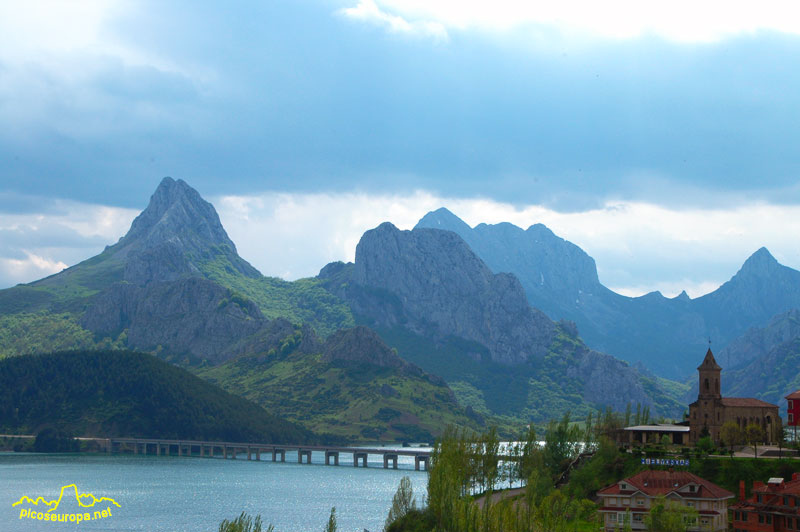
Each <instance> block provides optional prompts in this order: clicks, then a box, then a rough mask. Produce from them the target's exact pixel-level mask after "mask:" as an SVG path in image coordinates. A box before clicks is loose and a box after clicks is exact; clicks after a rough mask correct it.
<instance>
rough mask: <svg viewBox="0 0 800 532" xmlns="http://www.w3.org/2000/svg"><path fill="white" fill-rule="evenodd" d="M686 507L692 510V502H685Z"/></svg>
mask: <svg viewBox="0 0 800 532" xmlns="http://www.w3.org/2000/svg"><path fill="white" fill-rule="evenodd" d="M686 506H688V507H689V508H694V501H686Z"/></svg>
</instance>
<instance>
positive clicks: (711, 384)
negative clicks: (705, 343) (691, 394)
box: [697, 348, 722, 399]
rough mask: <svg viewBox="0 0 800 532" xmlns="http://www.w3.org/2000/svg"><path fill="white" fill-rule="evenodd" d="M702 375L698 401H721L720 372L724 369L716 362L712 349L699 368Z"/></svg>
mask: <svg viewBox="0 0 800 532" xmlns="http://www.w3.org/2000/svg"><path fill="white" fill-rule="evenodd" d="M697 371H698V372H699V373H700V388H699V390H700V393H699V394H698V396H697V398H698V399H720V398H721V397H722V395H721V394H720V391H719V389H720V372H721V371H722V368H721V367H719V364H717V361H716V360H714V353H712V352H711V348H709V349H708V351H707V352H706V357H705V358H704V359H703V362H702V363H701V364H700V365H699V366H698V367H697Z"/></svg>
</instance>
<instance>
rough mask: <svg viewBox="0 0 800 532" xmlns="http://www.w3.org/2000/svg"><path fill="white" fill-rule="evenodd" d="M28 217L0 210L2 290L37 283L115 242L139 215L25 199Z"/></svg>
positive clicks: (21, 213)
mask: <svg viewBox="0 0 800 532" xmlns="http://www.w3.org/2000/svg"><path fill="white" fill-rule="evenodd" d="M25 203H26V204H28V205H33V204H38V207H39V209H38V210H35V211H27V212H13V211H8V210H3V211H0V287H8V286H12V285H15V284H17V283H27V282H31V281H35V280H37V279H40V278H42V277H45V276H47V275H51V274H53V273H56V272H58V271H61V270H62V269H64V268H66V267H67V266H71V265H73V264H77V263H78V262H80V261H82V260H85V259H88V258H89V257H91V256H94V255H97V254H98V253H100V252H102V251H103V248H104V247H105V246H106V245H109V244H113V243H115V242H116V241H117V240H118V239H119V237H121V236H122V235H123V234H125V232H126V231H127V230H128V227H130V224H131V222H132V221H133V218H134V217H135V216H136V214H138V211H136V210H133V209H123V208H118V207H109V206H104V205H92V204H86V203H78V202H73V201H65V200H56V201H52V200H47V199H45V198H34V197H29V198H27V201H25Z"/></svg>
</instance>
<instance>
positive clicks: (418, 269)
mask: <svg viewBox="0 0 800 532" xmlns="http://www.w3.org/2000/svg"><path fill="white" fill-rule="evenodd" d="M352 281H353V284H354V285H357V286H360V287H361V289H362V292H361V297H360V298H353V299H351V301H350V303H351V305H353V306H354V309H355V310H354V311H355V312H359V313H362V314H364V315H369V316H373V317H376V321H378V322H380V323H379V325H385V326H392V325H393V324H397V323H400V322H402V323H403V324H404V326H405V327H406V328H408V329H409V330H411V331H412V332H415V333H423V334H428V333H430V334H433V335H434V336H438V337H441V338H446V337H450V336H458V337H461V338H465V339H467V340H471V341H474V342H477V343H479V344H481V345H483V346H485V347H486V348H488V350H489V353H490V356H491V359H492V360H493V361H495V362H500V363H504V364H515V363H521V362H525V361H527V360H529V359H533V358H537V357H541V356H543V355H544V353H545V352H546V350H547V347H548V346H549V345H550V342H551V341H552V339H553V337H554V335H555V324H554V323H553V322H552V321H551V320H549V319H548V318H547V317H546V316H545V315H544V314H542V313H541V312H539V311H537V310H535V309H532V308H531V307H530V306H529V305H528V302H527V300H526V298H525V293H524V292H523V290H522V286H521V285H520V283H519V281H518V280H517V278H516V277H514V276H513V275H510V274H506V273H500V274H493V273H492V272H491V270H489V268H488V267H487V266H486V265H485V264H484V263H483V261H481V260H480V259H479V258H478V257H477V256H476V255H475V253H474V252H473V251H472V250H471V249H470V247H469V246H468V245H467V243H466V242H464V240H463V239H462V238H461V237H460V236H458V235H457V234H456V233H454V232H452V231H444V230H439V229H429V228H415V229H414V230H413V231H400V230H399V229H397V228H396V227H394V226H393V225H392V224H390V223H383V224H381V225H380V226H378V227H377V228H375V229H372V230H370V231H367V232H366V233H364V235H363V236H362V237H361V241H360V242H359V243H358V246H357V247H356V261H355V265H354V267H353V275H352ZM352 290H354V287H351V291H352ZM346 297H347V296H346Z"/></svg>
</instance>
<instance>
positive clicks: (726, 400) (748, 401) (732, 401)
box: [722, 397, 778, 408]
mask: <svg viewBox="0 0 800 532" xmlns="http://www.w3.org/2000/svg"><path fill="white" fill-rule="evenodd" d="M722 405H723V406H755V407H760V408H778V405H773V404H772V403H768V402H766V401H762V400H761V399H754V398H752V397H723V398H722Z"/></svg>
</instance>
